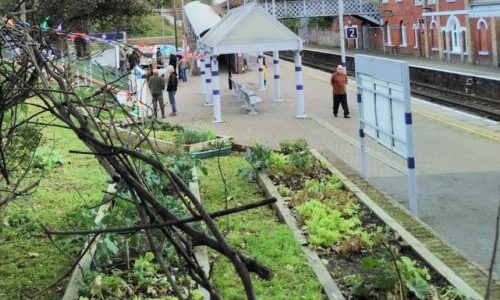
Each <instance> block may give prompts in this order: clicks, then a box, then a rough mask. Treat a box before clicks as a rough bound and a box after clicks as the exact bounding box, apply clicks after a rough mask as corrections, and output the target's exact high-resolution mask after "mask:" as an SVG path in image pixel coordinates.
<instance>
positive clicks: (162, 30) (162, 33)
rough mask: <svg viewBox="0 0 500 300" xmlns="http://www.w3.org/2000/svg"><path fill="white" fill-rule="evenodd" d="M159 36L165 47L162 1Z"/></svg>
mask: <svg viewBox="0 0 500 300" xmlns="http://www.w3.org/2000/svg"><path fill="white" fill-rule="evenodd" d="M160 16H161V36H162V41H163V44H164V45H165V16H164V11H163V1H162V4H161V15H160Z"/></svg>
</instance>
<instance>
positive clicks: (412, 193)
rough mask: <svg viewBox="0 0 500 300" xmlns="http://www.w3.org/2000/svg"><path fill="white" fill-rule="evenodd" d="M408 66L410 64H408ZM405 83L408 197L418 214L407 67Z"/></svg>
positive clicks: (412, 208) (412, 210)
mask: <svg viewBox="0 0 500 300" xmlns="http://www.w3.org/2000/svg"><path fill="white" fill-rule="evenodd" d="M406 68H408V64H406ZM403 83H404V84H405V85H406V88H405V89H404V90H405V95H404V97H405V130H406V143H407V144H406V162H407V165H408V198H409V199H410V211H411V213H412V214H413V215H414V216H418V198H417V176H416V172H415V152H414V150H413V127H412V124H413V118H412V114H411V102H410V101H411V94H410V72H409V71H408V69H406V71H405V72H403Z"/></svg>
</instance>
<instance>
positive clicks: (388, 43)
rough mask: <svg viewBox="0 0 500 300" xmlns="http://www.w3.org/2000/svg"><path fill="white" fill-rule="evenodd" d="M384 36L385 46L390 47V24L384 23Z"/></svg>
mask: <svg viewBox="0 0 500 300" xmlns="http://www.w3.org/2000/svg"><path fill="white" fill-rule="evenodd" d="M385 35H386V36H387V45H392V33H391V24H389V23H388V22H386V23H385Z"/></svg>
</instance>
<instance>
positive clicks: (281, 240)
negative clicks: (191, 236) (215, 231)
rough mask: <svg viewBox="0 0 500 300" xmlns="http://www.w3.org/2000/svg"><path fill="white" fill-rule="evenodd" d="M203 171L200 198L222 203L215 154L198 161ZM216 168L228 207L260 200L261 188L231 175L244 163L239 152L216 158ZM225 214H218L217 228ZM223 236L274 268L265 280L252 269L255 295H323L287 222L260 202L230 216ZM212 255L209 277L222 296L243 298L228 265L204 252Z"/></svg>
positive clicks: (216, 204)
mask: <svg viewBox="0 0 500 300" xmlns="http://www.w3.org/2000/svg"><path fill="white" fill-rule="evenodd" d="M204 163H205V166H206V167H207V169H208V175H206V176H204V175H203V174H202V173H201V172H199V176H200V190H201V198H202V201H203V203H204V205H205V207H207V209H208V210H209V211H215V210H220V209H223V208H224V200H223V199H224V188H223V185H222V181H221V179H220V176H219V171H218V166H217V158H213V159H208V160H205V161H204ZM221 166H222V170H223V172H224V174H225V177H226V179H227V181H228V191H229V196H230V197H232V200H230V207H233V206H236V205H242V204H247V203H250V202H255V201H258V200H262V199H263V196H262V191H261V189H260V188H259V186H258V185H257V184H255V183H248V182H247V181H246V180H245V179H243V178H241V177H239V176H238V175H237V173H238V169H240V168H242V167H248V166H249V165H248V164H247V162H246V161H245V160H244V158H243V156H242V155H232V156H226V157H223V158H221ZM225 220H226V219H225V218H219V225H220V227H221V229H223V230H225V228H226V225H225V224H226V221H225ZM230 224H231V229H232V230H231V232H230V233H229V234H228V235H227V236H226V237H227V239H228V241H229V242H230V243H231V244H232V245H234V246H235V247H237V248H238V249H240V250H241V251H243V252H244V253H245V254H247V255H249V256H252V257H256V258H257V259H258V260H259V261H260V262H262V263H263V264H265V265H266V266H268V267H270V268H271V269H272V270H273V271H274V278H273V279H272V280H270V281H266V280H260V279H258V278H257V277H256V276H255V275H253V274H252V279H253V284H254V289H255V292H256V294H257V298H258V299H273V300H277V299H324V295H323V294H322V291H321V287H320V284H319V283H318V281H317V280H316V277H315V276H314V274H313V272H312V270H311V269H310V268H309V265H308V264H307V260H306V258H305V257H304V256H303V254H302V252H301V249H300V246H299V244H298V243H297V242H296V241H295V239H294V237H293V235H292V233H291V232H290V231H289V229H288V227H287V226H286V225H284V224H281V223H279V222H278V219H277V217H276V215H275V214H274V212H273V211H272V210H271V209H269V208H267V207H261V208H258V209H253V210H250V211H246V212H242V213H238V214H236V215H233V216H231V217H230ZM210 260H211V261H215V264H214V270H213V278H214V282H215V285H216V286H217V287H218V288H219V289H220V290H221V292H222V296H223V298H224V299H246V297H245V293H244V290H243V287H242V285H241V282H240V280H239V278H238V277H237V275H236V273H235V272H234V269H233V267H232V265H231V264H230V263H229V262H228V261H227V260H226V259H224V258H223V257H220V256H217V255H216V254H215V253H213V252H210Z"/></svg>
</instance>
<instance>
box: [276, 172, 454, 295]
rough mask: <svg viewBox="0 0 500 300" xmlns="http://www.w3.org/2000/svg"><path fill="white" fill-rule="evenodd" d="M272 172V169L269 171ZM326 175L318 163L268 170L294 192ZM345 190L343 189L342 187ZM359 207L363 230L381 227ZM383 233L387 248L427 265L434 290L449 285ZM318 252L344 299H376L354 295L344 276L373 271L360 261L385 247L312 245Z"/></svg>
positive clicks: (388, 233)
mask: <svg viewBox="0 0 500 300" xmlns="http://www.w3.org/2000/svg"><path fill="white" fill-rule="evenodd" d="M271 173H272V172H271ZM329 175H330V172H329V171H328V170H327V169H324V168H322V167H321V166H320V165H316V164H315V165H314V168H312V170H311V171H310V172H307V173H303V174H294V175H293V176H290V177H286V176H284V174H281V173H279V174H269V177H270V178H271V180H272V181H273V183H274V184H275V185H277V186H279V185H284V186H286V187H287V188H289V189H290V190H292V191H294V192H296V191H299V190H301V189H303V188H304V183H305V181H306V180H310V179H316V180H319V181H325V180H326V179H327V177H328V176H329ZM346 193H347V191H346ZM290 200H291V199H290V198H285V202H287V204H288V206H289V207H290V209H291V211H292V215H293V216H294V217H295V218H296V219H297V221H298V224H303V223H302V220H301V218H300V215H299V214H298V212H297V211H296V210H295V209H294V208H293V204H294V203H292V201H290ZM360 204H361V206H362V208H361V212H360V214H359V218H360V219H361V221H362V226H363V228H364V229H365V230H367V231H369V232H370V231H373V230H374V228H376V227H377V226H380V227H385V228H386V225H385V224H384V223H383V222H382V221H381V220H380V219H379V218H378V217H377V216H376V215H375V214H374V213H373V212H371V211H370V210H369V209H367V208H366V207H364V206H363V204H362V203H360ZM304 234H305V236H306V237H307V235H308V233H307V231H304ZM386 237H387V240H388V244H389V245H390V247H391V249H395V250H396V252H397V253H399V256H407V257H409V258H411V259H413V260H416V261H417V262H418V263H417V265H418V266H419V267H424V266H426V267H427V269H429V273H430V275H431V282H430V283H431V284H432V285H434V286H435V287H436V288H437V289H438V290H442V289H443V288H445V287H446V286H449V283H448V282H447V281H446V280H445V279H444V278H443V277H441V276H440V274H438V273H437V272H435V271H434V270H433V269H432V268H430V267H429V266H427V265H426V264H425V263H424V262H423V261H422V260H421V258H420V257H419V256H418V255H417V254H415V252H414V251H413V250H412V249H411V248H410V247H409V246H408V245H406V243H404V241H401V239H400V238H399V236H397V235H396V234H395V233H394V232H393V231H392V230H390V229H388V228H387V230H386ZM315 250H316V252H317V253H318V255H319V256H320V257H321V259H322V261H323V263H324V264H325V266H326V267H327V269H328V271H329V272H330V274H331V276H332V278H333V279H334V281H335V282H336V283H337V285H338V287H339V289H340V291H341V292H342V294H343V295H344V297H345V298H346V299H380V298H379V297H376V296H374V297H359V296H355V295H353V294H352V293H351V292H350V286H349V285H348V284H347V282H346V279H345V277H346V276H348V275H353V274H356V275H359V276H361V277H363V278H366V277H367V276H369V275H370V274H373V273H374V272H375V271H374V270H366V269H364V268H362V267H361V261H362V259H363V258H364V257H367V256H371V257H380V255H382V254H385V255H387V254H388V250H387V249H386V248H385V247H383V246H382V245H378V246H376V247H375V248H374V249H372V251H368V250H366V249H362V250H361V251H358V252H342V251H341V250H340V247H338V246H337V247H330V248H326V249H324V248H321V247H318V248H316V249H315ZM407 299H416V298H415V297H414V296H411V297H410V296H407Z"/></svg>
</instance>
